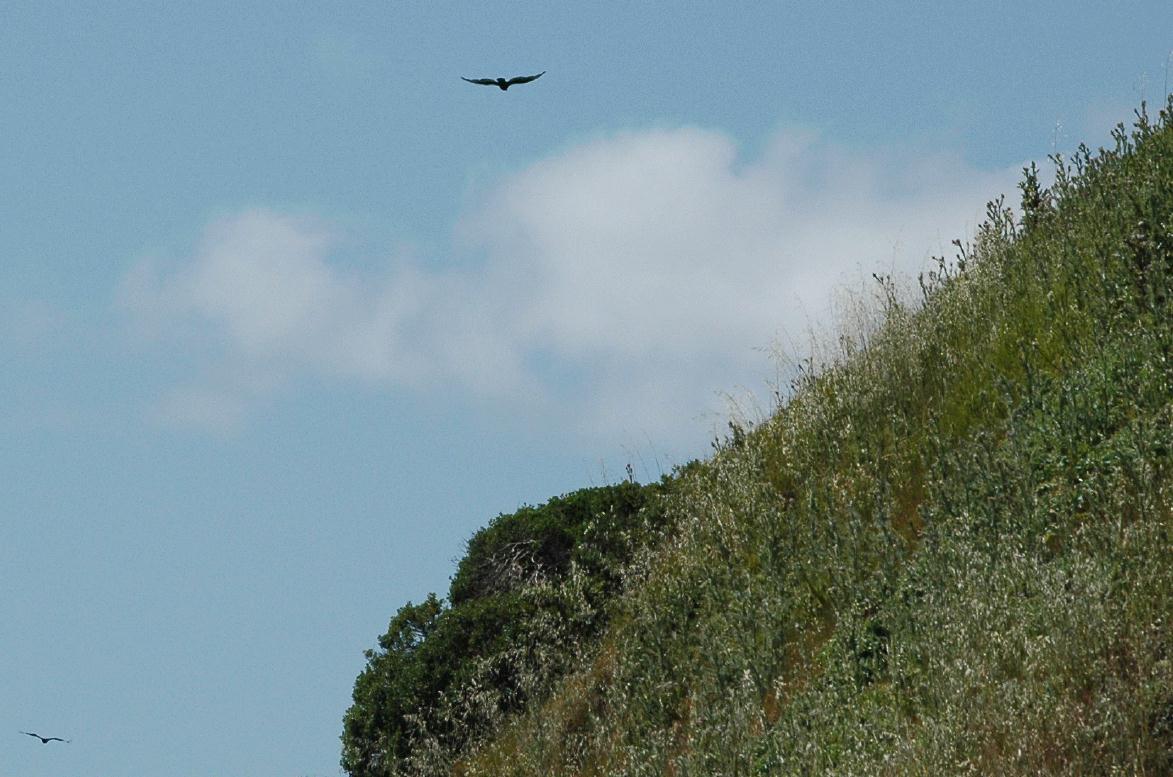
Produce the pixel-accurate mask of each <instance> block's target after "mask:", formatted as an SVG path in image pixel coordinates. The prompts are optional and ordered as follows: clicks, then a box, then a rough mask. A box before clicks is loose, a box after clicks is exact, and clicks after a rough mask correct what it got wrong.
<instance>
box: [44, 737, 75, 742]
mask: <svg viewBox="0 0 1173 777" xmlns="http://www.w3.org/2000/svg"><path fill="white" fill-rule="evenodd" d="M45 741H46V742H68V741H69V740H68V739H62V738H61V737H45Z"/></svg>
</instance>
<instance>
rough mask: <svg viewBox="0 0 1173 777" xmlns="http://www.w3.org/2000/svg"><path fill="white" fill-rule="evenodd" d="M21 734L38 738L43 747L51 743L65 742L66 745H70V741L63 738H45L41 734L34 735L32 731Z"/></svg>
mask: <svg viewBox="0 0 1173 777" xmlns="http://www.w3.org/2000/svg"><path fill="white" fill-rule="evenodd" d="M20 733H22V734H28V735H29V736H30V737H36V738H37V739H39V740H41V744H42V745H47V744H49V743H50V742H64V743H65V744H69V740H68V739H62V738H61V737H43V736H41V735H40V734H34V733H33V732H31V731H22V732H20Z"/></svg>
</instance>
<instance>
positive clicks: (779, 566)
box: [343, 100, 1173, 777]
mask: <svg viewBox="0 0 1173 777" xmlns="http://www.w3.org/2000/svg"><path fill="white" fill-rule="evenodd" d="M1114 140H1115V147H1114V148H1112V149H1107V150H1105V149H1101V150H1100V151H1099V152H1098V153H1097V154H1094V155H1093V154H1092V153H1091V152H1090V150H1089V149H1087V148H1086V147H1081V148H1080V149H1079V151H1078V152H1077V153H1076V154H1075V155H1074V156H1073V157H1072V158H1071V159H1070V160H1065V159H1062V158H1060V157H1058V156H1056V157H1053V162H1054V164H1055V167H1056V175H1055V182H1054V184H1053V185H1052V186H1051V187H1049V188H1046V187H1044V186H1043V185H1042V184H1041V183H1040V181H1039V178H1038V174H1037V171H1036V170H1034V169H1033V167H1032V168H1031V169H1028V170H1026V171H1024V180H1023V182H1022V184H1021V188H1022V194H1023V203H1022V215H1021V218H1020V219H1016V218H1015V216H1014V214H1013V213H1012V212H1011V211H1010V210H1009V209H1007V208H1006V207H1004V205H1003V204H1002V203H1001V202H997V203H992V204H991V205H990V207H989V210H988V221H987V223H986V224H985V225H984V226H983V227H982V228H981V229H980V231H979V233H978V235H977V236H976V238H975V241H974V244H973V245H972V246H968V245H962V244H960V243H958V244H957V247H958V254H957V256H956V258H955V261H954V262H952V263H947V262H946V261H945V260H944V259H940V260H939V261H938V269H937V270H936V271H935V272H932V273H929V274H927V275H925V276H923V277H922V278H921V279H920V296H919V298H918V299H917V300H915V301H908V300H905V299H902V298H901V294H900V293H899V290H898V289H897V287H896V285H895V284H894V283H893V282H891V281H890V280H889V279H887V278H880V279H878V281H879V284H878V291H879V294H878V304H876V305H873V306H861V307H860V308H859V309H858V310H857V311H856V315H855V317H854V320H853V321H852V322H851V325H850V326H847V327H845V329H844V331H843V333H842V334H841V336H840V338H839V340H838V342H837V344H836V347H835V350H834V351H833V352H832V353H830V354H828V355H825V356H824V357H822V358H816V357H814V356H812V357H810V358H807V359H804V360H803V361H801V362H800V363H799V364H798V365H797V373H798V377H797V378H796V379H795V381H794V382H793V383H792V384H791V386H790V387H789V391H787V392H786V393H785V396H784V397H781V398H780V401H779V406H778V408H777V409H776V412H775V413H774V414H773V415H772V416H771V417H770V418H768V419H766V420H764V421H763V422H761V423H759V424H758V425H757V426H756V427H755V428H748V425H746V424H742V425H735V426H734V427H733V431H734V433H733V434H732V435H731V437H730V438H729V439H728V440H726V441H723V442H722V443H721V444H719V445H718V446H717V450H716V452H715V455H714V456H713V457H712V458H711V459H710V460H708V461H706V462H704V463H699V464H694V465H692V466H690V467H688V468H687V469H686V470H684V471H680V472H677V473H674V475H673V476H672V477H670V478H666V479H665V480H664V481H663V482H662V483H660V484H657V485H656V486H653V487H639V486H635V485H634V484H630V483H628V484H623V485H621V486H615V487H612V488H611V489H600V490H590V491H585V492H578V493H577V494H573V495H571V496H569V497H566V498H564V499H563V500H553V501H551V503H550V504H549V505H547V506H546V507H544V508H535V509H532V510H531V509H527V510H523V511H521V512H519V513H518V514H516V515H514V516H502V517H501V518H498V519H497V521H495V522H494V523H493V524H492V525H490V527H489V528H488V529H486V530H485V531H483V532H482V533H481V534H479V535H477V537H475V538H474V539H473V541H472V542H471V543H470V545H469V555H468V556H467V557H466V558H465V560H464V561H463V562H462V563H461V566H460V569H459V570H458V572H457V574H456V577H455V578H454V579H453V587H452V591H451V593H450V601H451V602H452V605H451V607H450V609H445V608H444V606H443V605H442V604H441V603H440V602H438V601H437V600H435V598H430V599H428V600H427V601H426V602H425V603H424V604H422V605H419V606H415V607H413V606H412V605H408V606H407V607H405V608H403V609H402V610H400V614H399V615H398V616H397V617H396V619H395V620H394V621H392V624H391V629H390V630H389V631H388V634H387V635H386V636H385V637H383V638H382V639H381V640H380V650H379V651H374V652H371V653H369V654H368V659H369V661H368V666H367V668H366V670H365V671H364V673H363V674H362V675H360V677H359V679H358V682H357V683H356V687H355V706H354V707H352V709H351V710H350V712H349V713H348V715H347V720H346V730H345V733H344V735H343V741H344V748H345V749H344V757H343V765H344V766H345V767H346V768H347V769H348V770H349V771H350V773H351V774H353V775H383V774H399V773H406V774H460V775H572V774H573V775H614V774H629V775H644V774H646V775H678V776H681V777H683V775H775V774H824V773H826V774H831V773H833V774H861V775H862V774H867V775H872V774H892V775H905V774H910V775H917V774H923V775H939V774H960V773H973V774H991V773H1004V774H1040V773H1045V774H1110V773H1126V774H1142V775H1143V774H1152V775H1159V774H1169V773H1171V772H1173V640H1171V631H1170V626H1171V615H1173V607H1171V605H1173V564H1170V561H1171V558H1170V547H1171V546H1170V528H1171V526H1170V523H1171V518H1173V466H1171V465H1173V458H1171V454H1170V451H1171V450H1173V354H1171V346H1173V303H1171V302H1170V285H1171V284H1170V280H1171V278H1173V100H1171V101H1170V102H1169V103H1168V105H1167V106H1166V108H1165V110H1163V111H1162V112H1161V115H1160V118H1159V120H1158V121H1156V122H1150V121H1149V119H1148V118H1147V116H1146V115H1145V112H1144V109H1143V107H1142V109H1141V111H1140V112H1138V116H1137V122H1136V124H1135V127H1134V129H1133V131H1132V132H1131V133H1129V132H1128V131H1126V130H1125V128H1124V127H1123V126H1120V127H1118V128H1117V130H1116V132H1115V133H1114ZM567 502H573V503H574V504H575V505H577V507H574V508H570V507H565V508H564V505H566V503H567ZM551 506H553V507H551Z"/></svg>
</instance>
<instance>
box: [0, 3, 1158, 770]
mask: <svg viewBox="0 0 1173 777" xmlns="http://www.w3.org/2000/svg"><path fill="white" fill-rule="evenodd" d="M566 5H568V4H553V3H531V2H516V3H478V4H471V3H469V4H465V3H449V2H428V3H424V2H390V1H389V0H383V1H382V2H371V3H365V2H354V3H347V4H345V5H342V4H302V3H261V2H257V3H252V4H249V7H248V8H247V9H245V8H242V4H240V3H219V2H201V3H186V4H161V3H146V2H143V3H131V2H107V3H69V4H59V3H51V2H37V3H25V2H15V3H13V2H10V3H7V4H6V5H5V7H4V11H3V12H2V20H0V21H2V23H0V137H2V138H3V143H0V181H2V184H0V364H3V369H2V370H0V439H3V440H4V444H3V445H2V446H0V519H2V521H3V524H2V525H3V529H4V531H3V541H0V655H3V656H4V658H5V661H4V665H3V667H2V668H0V700H2V704H0V777H9V775H12V776H15V775H20V777H42V776H47V775H60V774H72V775H76V776H77V777H97V776H98V775H102V776H103V777H132V776H133V777H140V776H141V775H144V774H151V775H161V776H162V777H179V776H181V775H192V776H193V777H195V776H197V775H198V776H204V775H209V776H210V775H217V776H220V777H223V776H225V775H240V776H241V777H245V776H248V777H297V775H333V774H336V773H337V772H338V767H337V760H338V741H337V737H338V734H339V732H340V729H341V723H340V721H341V716H342V713H343V711H344V710H345V708H346V707H347V705H348V702H349V694H350V689H351V684H352V682H353V680H354V677H355V675H356V674H357V673H358V671H359V670H360V669H361V667H362V664H363V658H362V651H363V649H365V648H367V647H370V646H372V645H373V644H374V642H375V639H376V637H377V636H378V634H380V633H381V632H382V631H383V630H384V629H385V628H386V624H387V621H388V619H389V618H390V617H391V615H392V614H393V613H394V612H395V610H396V609H397V608H398V607H399V606H400V605H401V604H402V603H403V602H405V601H406V600H408V599H413V600H416V601H418V600H419V599H420V598H422V597H423V596H424V595H426V593H427V592H428V591H431V590H436V591H440V592H443V591H444V590H445V589H446V586H447V580H448V576H449V574H450V573H451V571H452V569H453V561H454V560H455V559H456V558H458V557H459V556H460V554H461V552H462V542H463V540H464V539H466V538H467V537H468V536H469V535H470V534H471V533H472V532H473V531H474V530H475V529H476V528H477V527H479V526H481V525H483V524H484V523H485V522H487V521H488V520H489V519H491V518H492V517H493V516H494V515H496V514H498V513H500V512H510V511H513V510H515V509H516V508H517V507H519V506H520V505H522V504H524V503H531V504H532V503H538V502H541V501H544V500H545V499H546V498H548V497H550V496H553V495H557V494H560V493H564V492H566V491H570V490H573V489H575V488H579V487H583V486H588V485H597V484H601V483H605V482H610V481H614V480H617V479H619V478H620V477H622V475H623V467H624V465H625V464H626V463H628V462H631V463H632V464H633V465H634V466H635V469H636V472H637V474H638V476H639V477H640V478H641V479H645V480H646V479H650V478H655V477H657V476H658V475H659V473H660V472H661V471H667V470H669V469H670V467H671V466H672V465H673V464H677V463H683V462H684V461H687V460H688V459H690V458H693V457H696V456H703V455H704V454H705V453H706V451H707V447H708V441H709V440H710V439H711V438H712V435H713V433H714V430H716V429H719V428H721V427H722V426H723V421H724V419H725V418H726V417H727V415H728V413H729V412H730V400H729V399H728V398H727V397H726V395H733V396H734V397H740V398H741V399H740V400H738V402H737V404H740V406H742V407H744V408H748V410H747V411H746V412H748V413H749V414H751V415H752V413H753V412H754V409H753V408H754V400H753V399H751V398H746V397H747V395H756V396H758V397H764V396H767V395H768V391H769V381H770V380H771V379H773V378H775V377H776V376H777V374H778V370H779V369H780V368H779V367H778V365H777V363H776V362H775V361H773V360H772V359H771V356H770V351H771V349H772V348H773V347H774V346H775V345H780V347H782V348H783V349H784V350H786V351H787V352H788V353H790V354H792V355H794V354H797V355H801V354H802V352H803V351H804V349H805V348H806V345H807V343H808V339H809V333H810V332H811V331H815V332H818V331H823V330H825V329H826V328H827V327H828V326H830V324H829V322H830V321H831V320H832V314H833V311H834V304H833V300H835V299H836V298H837V294H838V293H839V292H838V291H837V290H841V289H843V288H849V289H850V288H858V287H859V286H860V284H861V283H862V281H861V280H860V279H861V278H865V277H867V276H868V274H869V273H870V272H872V271H884V272H889V271H892V272H896V273H898V274H904V275H910V274H914V273H915V272H916V271H917V270H918V269H919V268H920V267H922V266H923V264H924V262H925V260H926V259H927V257H928V256H929V254H930V253H941V252H943V251H946V250H947V249H948V244H949V241H950V240H951V239H952V238H953V237H959V236H960V237H964V236H966V235H967V234H969V233H970V231H971V230H972V229H973V227H974V226H975V224H976V223H977V222H978V219H979V217H980V214H981V213H982V211H983V209H984V203H985V201H986V200H987V199H989V198H991V197H993V196H996V195H997V194H998V193H999V192H1007V193H1010V194H1011V199H1013V186H1014V183H1015V181H1016V174H1017V171H1018V170H1019V169H1020V168H1021V166H1022V165H1023V164H1024V163H1026V162H1028V161H1029V160H1032V159H1035V160H1042V159H1044V158H1045V156H1046V155H1047V154H1048V153H1051V152H1052V151H1060V152H1069V151H1071V150H1072V149H1073V148H1074V146H1075V145H1076V144H1078V143H1079V142H1080V141H1087V142H1089V143H1090V144H1092V145H1093V146H1094V145H1098V144H1100V143H1103V142H1105V140H1106V138H1107V133H1108V130H1109V128H1110V127H1111V125H1112V124H1113V123H1114V122H1116V121H1119V120H1127V119H1128V117H1129V115H1130V113H1131V111H1132V109H1133V108H1134V107H1135V106H1136V105H1137V104H1138V103H1139V101H1140V99H1141V98H1142V97H1144V98H1147V99H1149V100H1150V101H1152V102H1159V101H1160V97H1161V93H1162V91H1163V89H1164V87H1165V83H1166V71H1165V69H1166V65H1167V63H1168V57H1169V54H1170V49H1171V48H1173V38H1171V37H1170V36H1169V31H1170V30H1173V6H1170V5H1169V4H1168V3H1165V2H1133V3H1130V2H1113V3H1072V2H1064V3H1029V4H1026V3H1001V2H988V3H982V4H973V3H885V4H870V5H869V6H868V8H867V9H866V10H861V9H860V8H859V7H858V6H860V5H862V4H856V3H836V2H810V3H804V2H792V3H774V4H766V3H761V4H745V5H739V6H731V5H730V4H727V3H709V2H690V3H687V4H681V7H679V8H674V9H669V8H668V7H667V6H666V4H655V5H653V4H640V5H638V6H636V5H635V4H631V3H618V2H596V3H589V4H586V3H583V4H575V5H574V6H573V7H563V6H566ZM541 70H546V71H548V72H547V74H546V75H545V76H543V78H542V79H541V80H539V81H537V82H535V83H533V84H530V85H528V86H524V87H517V88H514V89H511V90H510V91H509V92H508V93H502V92H500V91H499V90H496V89H487V88H482V87H475V86H471V85H469V84H465V83H464V82H462V81H460V80H459V77H460V76H462V75H463V76H469V77H480V76H495V75H498V74H503V75H513V74H524V73H536V72H539V71H541ZM757 401H758V402H761V401H763V400H757ZM21 729H24V730H33V731H40V732H42V733H48V734H57V735H61V736H65V737H70V738H72V739H73V742H72V743H71V744H69V745H64V746H45V747H42V746H41V745H40V744H39V743H37V742H36V741H34V740H32V739H30V738H28V737H24V736H21V735H20V734H18V733H17V732H18V731H19V730H21ZM5 732H7V733H5Z"/></svg>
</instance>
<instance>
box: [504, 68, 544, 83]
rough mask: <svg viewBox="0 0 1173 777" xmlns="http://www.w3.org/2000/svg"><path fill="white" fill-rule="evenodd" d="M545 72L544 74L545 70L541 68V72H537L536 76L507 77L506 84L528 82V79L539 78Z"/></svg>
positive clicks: (534, 79)
mask: <svg viewBox="0 0 1173 777" xmlns="http://www.w3.org/2000/svg"><path fill="white" fill-rule="evenodd" d="M545 74H546V71H545V70H543V71H542V72H540V73H538V74H537V75H536V76H514V77H513V78H510V79H509V81H508V85H509V86H513V85H514V84H528V83H529V82H530V81H536V80H538V79H539V78H541V77H542V76H544V75H545Z"/></svg>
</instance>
